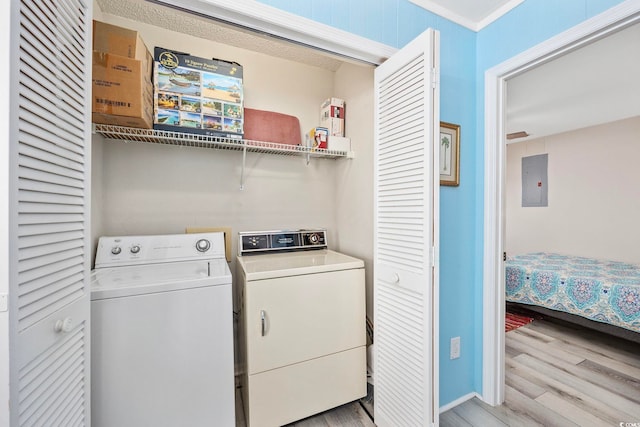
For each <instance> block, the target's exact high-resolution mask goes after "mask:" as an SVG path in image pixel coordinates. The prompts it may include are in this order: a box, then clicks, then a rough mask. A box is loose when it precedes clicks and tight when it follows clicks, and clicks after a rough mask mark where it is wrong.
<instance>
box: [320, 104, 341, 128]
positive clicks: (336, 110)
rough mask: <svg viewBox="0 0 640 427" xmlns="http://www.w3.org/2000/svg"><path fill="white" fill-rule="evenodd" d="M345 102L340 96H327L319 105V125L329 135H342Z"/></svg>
mask: <svg viewBox="0 0 640 427" xmlns="http://www.w3.org/2000/svg"><path fill="white" fill-rule="evenodd" d="M345 113H346V111H345V104H344V100H343V99H340V98H328V99H326V100H325V101H324V102H323V103H322V104H321V105H320V125H321V126H323V127H326V128H327V129H329V135H335V136H344V121H345Z"/></svg>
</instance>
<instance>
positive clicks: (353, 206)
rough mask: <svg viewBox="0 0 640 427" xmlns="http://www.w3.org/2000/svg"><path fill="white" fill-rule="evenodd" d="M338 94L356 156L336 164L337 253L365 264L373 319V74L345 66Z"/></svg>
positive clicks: (339, 77) (337, 85) (340, 73)
mask: <svg viewBox="0 0 640 427" xmlns="http://www.w3.org/2000/svg"><path fill="white" fill-rule="evenodd" d="M335 93H336V94H339V95H340V96H342V97H345V98H346V99H348V103H347V105H346V120H345V126H346V132H345V133H346V135H348V136H349V137H350V138H351V148H352V150H354V151H355V153H356V159H354V160H353V161H340V162H338V164H337V165H338V170H337V172H336V177H337V187H336V196H337V201H336V209H337V211H336V217H337V219H336V221H337V231H338V233H337V239H338V247H337V249H338V250H340V251H342V252H344V253H347V254H349V255H352V256H355V257H358V258H360V259H363V260H364V262H365V276H366V283H367V315H368V316H369V317H370V318H373V144H374V141H373V102H374V100H373V70H372V69H370V68H365V67H360V66H355V65H351V64H343V65H342V66H341V67H340V69H339V70H338V71H337V72H336V80H335Z"/></svg>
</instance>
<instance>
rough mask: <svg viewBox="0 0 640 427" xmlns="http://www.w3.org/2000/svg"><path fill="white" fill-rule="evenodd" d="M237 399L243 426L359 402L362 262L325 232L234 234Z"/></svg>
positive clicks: (291, 418)
mask: <svg viewBox="0 0 640 427" xmlns="http://www.w3.org/2000/svg"><path fill="white" fill-rule="evenodd" d="M238 247H239V251H240V255H242V256H239V257H238V259H237V279H238V284H239V285H240V286H241V287H242V294H241V310H242V313H241V316H240V321H241V325H240V333H241V339H240V349H241V352H242V356H243V357H242V358H243V360H244V362H245V369H244V373H243V378H242V383H243V387H242V396H243V402H244V408H245V419H246V421H247V425H248V426H249V427H260V426H265V427H267V426H276V425H285V424H288V423H291V422H294V421H296V420H299V419H302V418H305V417H308V416H310V415H313V414H316V413H319V412H322V411H325V410H327V409H330V408H334V407H336V406H339V405H342V404H344V403H347V402H351V401H353V400H356V399H359V398H361V397H364V396H365V395H366V394H367V385H366V326H365V319H366V312H365V281H364V262H363V261H362V260H360V259H357V258H353V257H350V256H348V255H345V254H341V253H338V252H335V251H332V250H329V249H326V248H327V242H326V232H325V231H324V230H299V231H269V232H251V233H240V236H239V242H238Z"/></svg>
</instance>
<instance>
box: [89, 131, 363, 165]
mask: <svg viewBox="0 0 640 427" xmlns="http://www.w3.org/2000/svg"><path fill="white" fill-rule="evenodd" d="M93 131H94V133H98V134H100V135H102V136H104V137H105V138H108V139H115V140H122V141H128V142H146V143H152V144H167V145H179V146H186V147H200V148H215V149H219V150H235V151H244V152H250V153H266V154H277V155H283V156H307V158H308V157H316V158H326V159H338V158H352V157H353V152H350V151H339V150H326V149H312V148H310V147H305V146H302V145H288V144H277V143H275V142H265V141H253V140H247V139H231V138H221V137H216V136H207V135H198V134H193V133H187V132H173V131H164V130H155V129H138V128H130V127H124V126H114V125H104V124H97V123H94V125H93Z"/></svg>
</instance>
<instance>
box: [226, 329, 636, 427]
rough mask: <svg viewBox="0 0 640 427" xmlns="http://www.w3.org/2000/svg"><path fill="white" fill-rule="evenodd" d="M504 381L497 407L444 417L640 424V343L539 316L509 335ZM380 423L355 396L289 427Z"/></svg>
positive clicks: (472, 404)
mask: <svg viewBox="0 0 640 427" xmlns="http://www.w3.org/2000/svg"><path fill="white" fill-rule="evenodd" d="M505 381H506V393H505V397H506V401H505V403H504V404H503V405H501V406H497V407H491V406H489V405H486V404H484V403H482V402H481V401H480V400H478V399H472V400H469V401H467V402H465V403H463V404H462V405H459V406H457V407H455V408H453V409H451V410H449V411H447V412H445V413H443V414H441V415H440V425H441V426H443V427H468V426H477V427H493V426H513V427H521V426H523V427H526V426H545V427H551V426H580V427H590V426H594V427H601V426H602V427H604V426H612V427H613V426H620V423H638V424H637V425H639V426H640V344H637V343H631V342H629V341H625V340H622V339H619V338H615V337H612V336H609V335H605V334H602V333H599V332H595V331H591V330H587V329H583V328H580V327H576V326H572V325H570V324H566V323H557V322H554V321H549V320H535V321H533V323H530V324H528V325H526V326H523V327H521V328H518V329H516V330H514V331H511V332H508V333H507V335H506V373H505ZM236 400H238V401H239V396H237V398H236ZM238 403H239V402H238ZM236 408H237V410H236V412H237V413H238V422H237V424H236V425H237V427H244V426H245V422H244V417H243V416H242V408H241V407H240V406H239V405H236ZM374 425H375V424H374V423H373V422H372V421H371V419H370V418H369V417H368V415H367V412H366V411H365V410H364V409H363V408H362V407H361V405H360V404H359V403H358V402H354V403H350V404H347V405H343V406H340V407H338V408H336V409H334V410H331V411H327V412H324V413H322V414H318V415H316V416H314V417H310V418H307V419H304V420H301V421H298V422H296V423H293V424H290V425H289V426H287V427H320V426H322V427H338V426H348V427H361V426H362V427H370V426H374ZM629 425H633V424H629Z"/></svg>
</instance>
